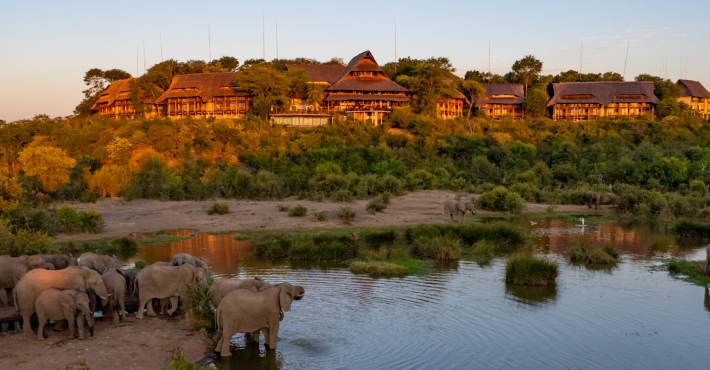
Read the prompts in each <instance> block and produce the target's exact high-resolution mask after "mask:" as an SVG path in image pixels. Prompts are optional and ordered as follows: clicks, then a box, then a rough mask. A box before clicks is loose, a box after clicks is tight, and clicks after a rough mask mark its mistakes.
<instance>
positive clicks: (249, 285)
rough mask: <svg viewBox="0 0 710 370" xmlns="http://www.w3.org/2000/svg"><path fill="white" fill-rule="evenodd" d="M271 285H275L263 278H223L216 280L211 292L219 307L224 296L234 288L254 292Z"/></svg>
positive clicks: (215, 304) (214, 301)
mask: <svg viewBox="0 0 710 370" xmlns="http://www.w3.org/2000/svg"><path fill="white" fill-rule="evenodd" d="M271 287H273V285H271V284H269V283H267V282H266V281H264V280H261V278H256V279H244V280H234V279H229V278H221V279H217V280H215V281H214V282H213V283H212V285H210V290H209V294H210V299H211V300H212V304H214V306H215V307H217V306H219V302H221V301H222V298H224V296H226V295H227V293H229V292H231V291H233V290H237V289H247V290H250V291H252V292H260V291H262V290H264V289H268V288H271Z"/></svg>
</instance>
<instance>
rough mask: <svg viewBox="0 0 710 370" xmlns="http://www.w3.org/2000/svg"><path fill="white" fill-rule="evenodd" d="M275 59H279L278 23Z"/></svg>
mask: <svg viewBox="0 0 710 370" xmlns="http://www.w3.org/2000/svg"><path fill="white" fill-rule="evenodd" d="M276 59H277V60H278V59H279V22H276Z"/></svg>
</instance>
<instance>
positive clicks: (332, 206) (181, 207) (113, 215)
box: [55, 190, 613, 242]
mask: <svg viewBox="0 0 710 370" xmlns="http://www.w3.org/2000/svg"><path fill="white" fill-rule="evenodd" d="M454 196H455V194H454V193H453V192H451V191H445V190H421V191H414V192H409V193H407V194H405V195H402V196H399V197H391V198H390V203H389V205H388V206H387V208H386V209H385V210H384V211H382V212H378V213H376V214H374V215H371V214H369V213H368V212H367V210H366V207H367V204H368V203H369V200H356V201H353V202H333V201H328V200H324V201H322V202H315V201H310V200H303V199H297V198H295V197H290V198H285V199H282V200H263V201H257V200H234V199H217V200H206V201H158V200H150V199H136V200H132V201H127V200H126V199H124V198H108V199H101V200H99V201H97V202H96V203H77V204H71V206H72V207H75V208H76V209H77V210H78V211H87V210H90V209H95V210H96V211H98V212H99V213H100V214H101V215H102V216H103V219H104V223H105V227H104V230H103V231H102V232H101V233H98V234H71V235H68V234H60V235H57V236H56V237H55V241H58V242H62V241H69V240H97V239H112V238H119V237H123V236H130V235H132V234H137V233H149V232H156V231H161V230H175V229H190V230H195V231H199V232H203V233H216V232H230V231H249V230H260V229H264V230H288V229H304V228H305V229H307V228H314V227H318V228H336V227H343V222H342V221H341V220H340V219H339V218H338V216H337V215H338V212H340V210H341V209H342V208H344V207H347V208H349V209H351V210H352V211H354V212H355V218H354V219H353V220H352V222H351V225H352V226H362V227H367V226H397V225H418V224H435V223H446V222H450V221H449V219H448V216H446V215H444V210H443V204H444V202H445V201H446V200H449V199H454ZM474 197H476V196H474ZM216 202H218V203H223V204H226V205H227V206H228V207H229V210H230V213H228V214H225V215H208V214H207V212H206V210H207V208H208V207H209V206H211V205H213V204H214V203H216ZM297 205H300V206H303V207H305V208H307V209H308V214H307V215H306V216H303V217H290V216H289V215H288V212H280V211H279V206H282V207H295V206H297ZM548 208H549V205H547V204H537V203H528V204H526V205H525V208H524V209H523V211H522V213H523V214H541V213H545V212H547V211H548ZM553 209H554V211H555V212H569V213H579V214H608V213H612V212H613V210H612V206H602V207H601V209H600V210H594V209H589V208H587V207H586V206H584V205H556V206H554V208H553ZM316 212H323V213H324V214H325V216H326V219H325V220H324V221H318V220H316V218H315V217H314V216H313V214H314V213H316ZM478 214H480V215H494V214H496V212H489V211H483V210H479V211H478ZM469 216H470V214H469Z"/></svg>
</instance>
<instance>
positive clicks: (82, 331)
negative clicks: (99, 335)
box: [72, 315, 86, 340]
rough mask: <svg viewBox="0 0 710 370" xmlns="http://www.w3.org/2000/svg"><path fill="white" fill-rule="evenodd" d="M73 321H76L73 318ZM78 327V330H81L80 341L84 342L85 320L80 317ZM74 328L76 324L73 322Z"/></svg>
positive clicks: (77, 321)
mask: <svg viewBox="0 0 710 370" xmlns="http://www.w3.org/2000/svg"><path fill="white" fill-rule="evenodd" d="M72 320H74V319H73V318H72ZM76 326H77V329H78V330H79V340H84V339H86V337H85V336H84V318H83V317H81V315H79V318H78V319H77V320H76ZM72 327H74V323H73V322H72Z"/></svg>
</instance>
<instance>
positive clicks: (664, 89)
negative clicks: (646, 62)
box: [634, 74, 680, 100]
mask: <svg viewBox="0 0 710 370" xmlns="http://www.w3.org/2000/svg"><path fill="white" fill-rule="evenodd" d="M634 80H636V81H647V82H653V93H654V94H655V95H656V96H657V97H658V99H660V100H663V99H665V98H672V99H675V98H677V97H679V96H680V88H678V86H676V84H674V83H673V81H671V80H668V79H663V78H661V77H657V76H652V75H649V74H640V75H638V76H636V77H635V78H634Z"/></svg>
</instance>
